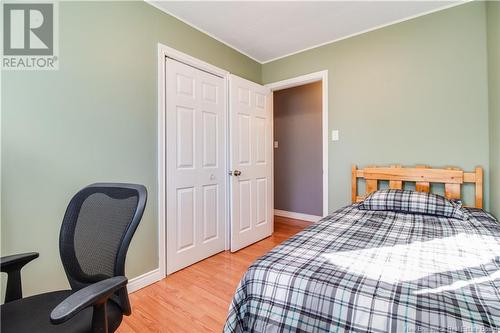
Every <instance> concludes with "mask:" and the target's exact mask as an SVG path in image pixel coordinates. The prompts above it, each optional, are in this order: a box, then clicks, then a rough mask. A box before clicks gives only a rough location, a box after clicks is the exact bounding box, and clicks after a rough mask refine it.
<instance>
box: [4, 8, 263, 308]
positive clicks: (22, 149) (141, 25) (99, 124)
mask: <svg viewBox="0 0 500 333" xmlns="http://www.w3.org/2000/svg"><path fill="white" fill-rule="evenodd" d="M59 14H60V15H59V16H60V40H59V45H60V57H59V58H60V69H59V70H58V71H45V72H42V71H36V72H27V71H26V72H7V71H6V72H2V102H1V105H2V196H1V200H2V202H1V204H2V210H1V214H2V215H1V218H2V225H1V226H2V228H1V233H2V254H3V255H5V254H9V253H16V252H22V251H38V252H40V258H39V259H38V260H36V261H34V262H33V263H31V264H30V265H28V266H27V267H26V268H25V270H24V271H23V281H24V285H23V286H24V290H25V292H26V294H32V293H36V292H40V291H46V290H52V289H58V288H62V287H64V286H67V282H66V277H65V275H64V273H63V269H62V265H61V264H60V259H59V254H58V253H59V252H58V237H59V227H60V224H61V220H62V217H63V214H64V210H65V208H66V205H67V203H68V201H69V199H70V198H71V196H72V195H73V194H74V193H75V192H76V191H78V190H79V189H80V188H82V187H83V186H85V185H87V184H89V183H92V182H96V181H121V182H124V181H126V182H137V183H142V184H145V185H146V186H147V188H148V190H149V201H148V205H147V209H146V212H145V214H144V218H143V221H142V223H141V225H140V226H139V229H138V231H137V233H136V235H135V237H134V239H133V241H132V245H131V248H130V251H129V255H128V259H127V274H128V276H129V278H132V277H135V276H138V275H140V274H142V273H145V272H148V271H150V270H152V269H154V268H156V267H157V262H158V259H157V257H158V256H157V231H156V230H157V222H156V221H157V213H156V210H157V185H156V182H157V177H156V168H157V165H156V163H157V162H156V160H157V159H156V157H157V156H156V155H157V154H156V147H157V136H156V135H157V121H156V118H157V69H156V66H157V43H158V42H161V43H164V44H166V45H168V46H171V47H174V48H176V49H178V50H180V51H183V52H186V53H189V54H191V55H193V56H195V57H197V58H200V59H202V60H204V61H207V62H209V63H212V64H214V65H216V66H219V67H222V68H224V69H226V70H228V71H231V72H232V73H235V74H237V75H240V76H243V77H245V78H247V79H249V80H254V81H260V76H261V72H260V69H261V67H260V64H258V63H256V62H254V61H253V60H251V59H249V58H248V57H246V56H243V55H241V54H239V53H238V52H236V51H234V50H233V49H231V48H229V47H227V46H225V45H223V44H221V43H219V42H217V41H215V40H214V39H212V38H210V37H208V36H206V35H204V34H202V33H200V32H198V31H197V30H194V29H193V28H191V27H189V26H187V25H185V24H184V23H181V22H180V21H178V20H176V19H174V18H173V17H170V16H168V15H166V14H164V13H162V12H161V11H159V10H158V9H155V8H154V7H152V6H150V5H148V4H146V3H145V2H143V1H138V2H78V3H73V2H71V3H70V2H60V8H59ZM2 291H3V288H2ZM2 299H3V298H2Z"/></svg>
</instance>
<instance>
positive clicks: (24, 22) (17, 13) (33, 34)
mask: <svg viewBox="0 0 500 333" xmlns="http://www.w3.org/2000/svg"><path fill="white" fill-rule="evenodd" d="M3 6H4V7H3V54H4V56H27V55H33V56H51V55H53V54H54V8H53V7H54V5H53V4H50V3H6V4H4V5H3Z"/></svg>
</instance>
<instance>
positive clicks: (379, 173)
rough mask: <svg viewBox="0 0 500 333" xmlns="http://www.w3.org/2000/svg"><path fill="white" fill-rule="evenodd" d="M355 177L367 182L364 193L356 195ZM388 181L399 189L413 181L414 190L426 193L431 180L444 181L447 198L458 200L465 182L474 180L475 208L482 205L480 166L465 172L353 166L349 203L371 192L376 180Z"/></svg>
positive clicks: (392, 186)
mask: <svg viewBox="0 0 500 333" xmlns="http://www.w3.org/2000/svg"><path fill="white" fill-rule="evenodd" d="M358 178H363V179H365V181H366V193H365V195H358ZM379 180H385V181H389V188H391V189H402V188H403V182H415V190H417V191H419V192H429V191H430V188H431V187H430V184H431V183H441V184H444V195H445V197H446V198H448V199H460V198H461V194H462V191H461V187H462V184H464V183H474V184H476V186H475V205H474V207H476V208H483V168H481V167H477V168H476V170H475V171H474V172H464V171H463V170H461V169H458V168H446V169H432V168H429V167H427V166H424V165H419V166H416V167H410V168H407V167H401V166H400V165H391V166H390V167H385V166H369V167H366V168H364V169H358V168H357V167H356V166H355V165H353V166H352V203H355V202H360V201H363V199H364V198H365V197H366V196H367V195H368V194H370V193H372V192H375V191H376V190H377V189H378V181H379Z"/></svg>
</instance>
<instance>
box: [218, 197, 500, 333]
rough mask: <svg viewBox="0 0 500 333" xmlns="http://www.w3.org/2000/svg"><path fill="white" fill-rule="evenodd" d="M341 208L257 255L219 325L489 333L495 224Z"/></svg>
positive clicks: (499, 256)
mask: <svg viewBox="0 0 500 333" xmlns="http://www.w3.org/2000/svg"><path fill="white" fill-rule="evenodd" d="M464 210H465V213H466V216H467V218H466V219H463V220H460V219H453V218H445V217H437V216H430V215H421V214H407V213H399V212H392V211H371V210H361V209H359V204H355V205H351V206H347V207H344V208H342V209H340V210H338V211H336V212H334V213H333V214H332V215H330V216H328V217H326V218H324V219H322V220H321V221H319V222H317V223H314V224H312V225H311V226H310V227H308V228H306V229H305V230H303V231H302V232H300V233H298V234H297V235H295V236H294V237H292V238H290V239H289V240H287V241H285V242H284V243H282V244H281V245H279V246H277V247H276V248H274V249H273V250H271V251H270V252H269V253H268V254H266V255H264V256H263V257H261V258H259V259H258V260H257V261H256V262H255V263H254V264H252V265H251V266H250V268H249V269H248V271H247V272H246V273H245V275H244V276H243V278H242V280H241V282H240V284H239V286H238V287H237V290H236V293H235V295H234V298H233V300H232V303H231V305H230V309H229V314H228V317H227V321H226V324H225V327H224V332H345V331H350V332H439V331H441V332H442V331H445V332H455V331H456V332H490V331H494V332H496V331H497V330H498V329H499V327H500V224H499V223H498V222H497V221H496V220H495V219H494V218H493V216H491V215H490V214H488V213H486V212H485V211H483V210H480V209H464Z"/></svg>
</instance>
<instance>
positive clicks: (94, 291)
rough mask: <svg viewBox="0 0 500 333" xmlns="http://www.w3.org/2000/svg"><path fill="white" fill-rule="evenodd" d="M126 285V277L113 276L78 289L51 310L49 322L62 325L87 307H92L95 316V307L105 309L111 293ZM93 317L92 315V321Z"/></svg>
mask: <svg viewBox="0 0 500 333" xmlns="http://www.w3.org/2000/svg"><path fill="white" fill-rule="evenodd" d="M126 285H127V278H126V277H124V276H115V277H112V278H109V279H106V280H103V281H99V282H97V283H94V284H91V285H90V286H87V287H85V288H83V289H80V290H78V291H77V292H76V293H74V294H71V295H70V296H68V297H67V298H66V299H65V300H64V301H62V302H61V303H59V305H58V306H56V307H55V308H54V310H52V313H51V314H50V321H51V322H52V324H62V323H64V322H65V321H67V320H68V319H71V318H72V317H73V316H75V315H76V314H78V313H79V312H80V311H82V310H83V309H86V308H88V307H89V306H94V314H95V310H96V307H98V308H102V305H104V308H105V305H106V302H107V300H108V299H109V298H110V297H111V296H112V295H113V293H115V292H116V291H118V290H119V289H121V288H124V287H125V286H126ZM95 317H96V316H95V315H94V318H93V320H94V319H95ZM104 319H105V318H104ZM93 326H94V325H93ZM106 326H107V325H106Z"/></svg>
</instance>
